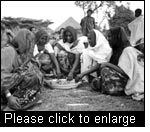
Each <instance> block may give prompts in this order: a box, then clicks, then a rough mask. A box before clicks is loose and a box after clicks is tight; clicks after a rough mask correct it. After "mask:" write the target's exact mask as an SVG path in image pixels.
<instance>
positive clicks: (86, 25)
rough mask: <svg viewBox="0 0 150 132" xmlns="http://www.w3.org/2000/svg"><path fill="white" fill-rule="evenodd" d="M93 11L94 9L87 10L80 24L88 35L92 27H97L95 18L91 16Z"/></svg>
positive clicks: (83, 31) (85, 34) (84, 33)
mask: <svg viewBox="0 0 150 132" xmlns="http://www.w3.org/2000/svg"><path fill="white" fill-rule="evenodd" d="M92 13H93V11H92V10H91V9H89V10H88V11H87V16H86V17H84V18H83V19H82V20H81V23H80V25H81V28H82V33H83V35H84V36H87V35H88V33H89V32H90V31H91V30H92V29H95V19H94V18H93V17H91V15H92Z"/></svg>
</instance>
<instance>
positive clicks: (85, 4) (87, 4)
mask: <svg viewBox="0 0 150 132" xmlns="http://www.w3.org/2000/svg"><path fill="white" fill-rule="evenodd" d="M120 2H121V1H120ZM75 5H76V6H78V7H80V8H82V9H83V11H84V16H85V15H86V11H87V10H88V9H92V10H93V11H94V12H95V11H96V12H97V13H98V10H97V9H99V8H102V7H103V6H105V5H106V6H107V7H108V8H109V7H114V6H115V5H116V2H115V1H75ZM107 13H108V12H106V14H107Z"/></svg>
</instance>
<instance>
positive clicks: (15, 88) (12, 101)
mask: <svg viewBox="0 0 150 132" xmlns="http://www.w3.org/2000/svg"><path fill="white" fill-rule="evenodd" d="M32 45H34V36H33V34H32V33H31V32H30V31H29V30H26V29H22V30H20V31H19V32H18V34H17V35H16V36H15V38H14V39H13V41H12V43H11V44H10V43H7V45H5V46H4V47H3V48H1V101H3V102H5V103H7V102H8V106H9V107H10V108H12V109H14V110H24V109H27V108H29V107H31V106H33V105H34V104H35V103H37V101H38V100H39V92H40V88H41V86H42V74H41V73H40V71H39V70H38V67H36V66H35V65H33V64H32V63H31V61H29V60H30V59H28V57H29V52H31V49H33V48H31V47H33V46H32ZM32 52H33V51H32ZM26 60H28V62H27V61H26ZM25 62H26V64H25ZM22 65H23V66H22Z"/></svg>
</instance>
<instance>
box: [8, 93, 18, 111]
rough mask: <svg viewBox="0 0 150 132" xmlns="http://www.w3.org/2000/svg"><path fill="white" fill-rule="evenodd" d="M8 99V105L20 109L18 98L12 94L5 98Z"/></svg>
mask: <svg viewBox="0 0 150 132" xmlns="http://www.w3.org/2000/svg"><path fill="white" fill-rule="evenodd" d="M7 99H8V106H10V107H12V108H14V109H20V108H21V106H20V104H19V99H18V98H17V97H14V96H10V97H8V98H7Z"/></svg>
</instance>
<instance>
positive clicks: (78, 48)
mask: <svg viewBox="0 0 150 132" xmlns="http://www.w3.org/2000/svg"><path fill="white" fill-rule="evenodd" d="M77 42H78V44H77V45H76V46H75V47H73V48H71V49H70V47H71V46H72V45H73V43H72V44H69V43H64V42H63V40H60V41H58V43H59V44H60V45H61V46H62V47H63V48H64V49H65V50H66V51H68V52H70V53H73V54H78V53H82V51H83V50H84V49H85V47H84V42H88V39H87V37H85V36H82V37H80V38H78V40H77ZM54 52H55V55H56V56H57V54H58V53H59V52H60V50H59V49H58V48H57V47H56V46H55V47H54Z"/></svg>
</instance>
